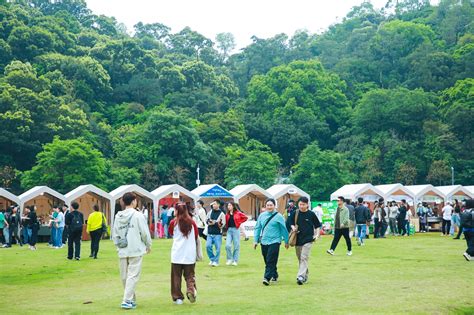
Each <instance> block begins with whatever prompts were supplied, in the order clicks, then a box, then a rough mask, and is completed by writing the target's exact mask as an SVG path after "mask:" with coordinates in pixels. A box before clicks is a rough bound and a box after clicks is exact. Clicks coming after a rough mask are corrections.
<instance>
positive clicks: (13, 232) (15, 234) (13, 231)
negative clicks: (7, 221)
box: [8, 228, 23, 246]
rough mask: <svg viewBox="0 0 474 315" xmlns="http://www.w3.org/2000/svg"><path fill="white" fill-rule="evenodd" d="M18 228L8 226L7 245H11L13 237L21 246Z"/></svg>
mask: <svg viewBox="0 0 474 315" xmlns="http://www.w3.org/2000/svg"><path fill="white" fill-rule="evenodd" d="M19 230H20V229H19V228H16V229H12V228H10V244H8V245H11V244H12V243H13V239H15V240H16V244H17V245H21V246H23V243H22V242H21V237H20V234H19Z"/></svg>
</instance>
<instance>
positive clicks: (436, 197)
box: [405, 185, 446, 230]
mask: <svg viewBox="0 0 474 315" xmlns="http://www.w3.org/2000/svg"><path fill="white" fill-rule="evenodd" d="M405 188H406V189H407V190H408V191H409V192H410V193H411V194H412V195H413V197H414V201H415V208H416V207H417V205H418V203H425V204H427V205H428V206H429V207H430V208H431V210H432V212H433V214H434V216H431V217H428V225H429V227H430V229H431V230H441V222H442V213H441V209H442V208H443V207H444V200H445V198H446V196H445V195H444V194H443V193H442V192H441V191H440V190H438V189H437V188H435V187H434V186H433V185H413V186H405Z"/></svg>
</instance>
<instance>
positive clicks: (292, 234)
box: [288, 211, 299, 247]
mask: <svg viewBox="0 0 474 315" xmlns="http://www.w3.org/2000/svg"><path fill="white" fill-rule="evenodd" d="M298 214H299V211H296V214H295V227H296V229H294V230H291V232H290V236H289V237H288V239H289V240H288V243H289V244H290V246H291V247H294V246H296V238H297V236H298Z"/></svg>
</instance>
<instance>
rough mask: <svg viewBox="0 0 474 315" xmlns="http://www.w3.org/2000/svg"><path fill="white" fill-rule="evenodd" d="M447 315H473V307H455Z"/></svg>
mask: <svg viewBox="0 0 474 315" xmlns="http://www.w3.org/2000/svg"><path fill="white" fill-rule="evenodd" d="M449 314H452V315H472V314H474V306H467V307H457V308H455V309H454V310H452V311H451V312H450V313H449Z"/></svg>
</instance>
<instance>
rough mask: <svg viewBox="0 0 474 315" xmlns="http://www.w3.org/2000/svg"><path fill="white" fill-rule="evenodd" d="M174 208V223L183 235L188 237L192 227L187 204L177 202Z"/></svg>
mask: <svg viewBox="0 0 474 315" xmlns="http://www.w3.org/2000/svg"><path fill="white" fill-rule="evenodd" d="M175 209H176V223H177V224H178V226H179V230H180V231H181V233H183V235H184V236H185V237H188V236H189V234H190V233H191V230H192V229H193V219H192V218H191V216H190V215H189V209H188V206H187V205H186V204H185V203H177V204H176V206H175Z"/></svg>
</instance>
